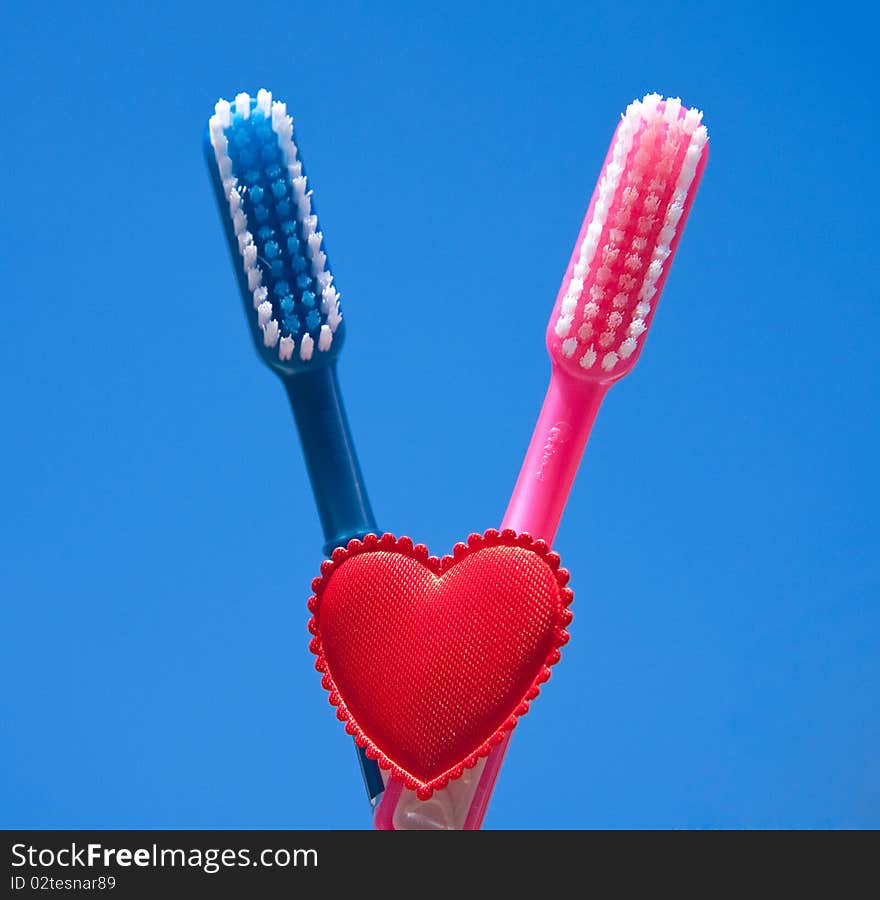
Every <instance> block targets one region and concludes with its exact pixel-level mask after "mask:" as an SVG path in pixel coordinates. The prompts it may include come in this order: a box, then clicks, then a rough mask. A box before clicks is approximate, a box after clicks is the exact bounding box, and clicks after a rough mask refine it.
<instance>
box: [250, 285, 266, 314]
mask: <svg viewBox="0 0 880 900" xmlns="http://www.w3.org/2000/svg"><path fill="white" fill-rule="evenodd" d="M253 295H254V309H259V308H260V304H261V303H265V302H266V301H267V300H268V299H269V291H268V289H267V288H266V287H265V286H264V285H262V284H261V285H260V286H259V287H258V288H257V289H256V290H255V291H254V292H253Z"/></svg>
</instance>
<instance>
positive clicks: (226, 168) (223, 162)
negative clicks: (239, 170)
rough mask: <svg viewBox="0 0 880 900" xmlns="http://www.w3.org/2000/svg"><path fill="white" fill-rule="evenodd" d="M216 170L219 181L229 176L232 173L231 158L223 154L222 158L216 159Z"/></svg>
mask: <svg viewBox="0 0 880 900" xmlns="http://www.w3.org/2000/svg"><path fill="white" fill-rule="evenodd" d="M217 170H218V171H219V172H220V179H221V181H222V180H223V179H224V178H229V176H230V175H231V174H232V160H231V159H230V158H229V157H228V156H224V157H223V158H222V159H218V160H217Z"/></svg>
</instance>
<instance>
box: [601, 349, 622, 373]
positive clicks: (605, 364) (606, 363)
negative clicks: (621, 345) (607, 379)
mask: <svg viewBox="0 0 880 900" xmlns="http://www.w3.org/2000/svg"><path fill="white" fill-rule="evenodd" d="M619 359H620V357H619V356H618V355H617V354H616V353H615V352H614V351H613V350H612V351H611V352H610V353H606V354H605V356H603V357H602V368H603V369H604V370H605V371H606V372H610V371H611V370H612V369H613V368H614V367H615V366H616V365H617V363H618V360H619Z"/></svg>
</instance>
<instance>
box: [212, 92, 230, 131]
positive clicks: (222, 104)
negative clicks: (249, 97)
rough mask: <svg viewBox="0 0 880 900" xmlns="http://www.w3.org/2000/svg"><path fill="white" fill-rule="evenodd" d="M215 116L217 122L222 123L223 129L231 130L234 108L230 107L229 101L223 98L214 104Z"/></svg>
mask: <svg viewBox="0 0 880 900" xmlns="http://www.w3.org/2000/svg"><path fill="white" fill-rule="evenodd" d="M214 115H215V116H217V121H218V122H219V123H220V126H221V128H229V126H230V125H231V124H232V108H231V107H230V105H229V101H228V100H224V99H223V98H222V97H221V98H220V99H219V100H218V101H217V102H216V103H215V104H214Z"/></svg>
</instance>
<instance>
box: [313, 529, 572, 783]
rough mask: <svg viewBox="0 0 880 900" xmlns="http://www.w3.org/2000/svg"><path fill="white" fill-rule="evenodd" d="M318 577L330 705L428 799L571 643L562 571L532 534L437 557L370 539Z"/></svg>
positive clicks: (483, 746)
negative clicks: (567, 628) (565, 645)
mask: <svg viewBox="0 0 880 900" xmlns="http://www.w3.org/2000/svg"><path fill="white" fill-rule="evenodd" d="M321 573H322V575H321V577H320V578H316V579H315V580H314V581H313V582H312V589H313V590H314V592H315V593H314V596H312V597H311V598H310V600H309V609H310V610H311V612H312V613H313V617H312V619H311V621H310V622H309V630H310V631H311V633H312V634H313V635H314V638H313V640H312V642H311V650H312V652H313V653H314V654H315V655H316V656H317V657H318V659H317V661H316V663H315V666H316V668H317V669H318V671H320V672H323V673H324V677H323V679H322V683H323V685H324V687H325V688H326V689H327V690H328V691H329V692H330V702H331V703H332V704H333V705H334V706H336V707H338V709H337V716H338V718H339V719H340V720H343V721H345V722H346V726H345V728H346V731H348V733H349V734H352V735H354V737H355V740H356V741H357V743H358V744H359V745H360V746H362V747H365V748H366V753H367V756H369V757H370V758H372V759H378V760H379V765H380V766H381V767H382V768H384V769H390V770H391V773H392V774H393V775H394V776H395V777H397V778H399V779H400V780H401V781H403V782H404V784H405V785H406V786H407V787H408V788H411V789H412V790H415V791H417V792H418V794H419V796H420V797H421V798H422V799H427V798H428V797H430V796H431V794H432V792H433V791H434V790H435V789H440V788H443V787H445V786H446V784H447V783H448V782H449V780H450V779H451V778H458V777H460V776H461V774H462V772H463V771H464V770H465V768H470V767H471V766H474V765H475V764H476V762H477V760H478V759H479V758H480V757H481V756H485V755H487V754H488V753H489V750H490V749H491V747H492V745H493V744H497V743H498V742H499V741H501V740H502V738H503V736H504V733H505V731H507V730H509V729H511V728H513V727H514V725H515V724H516V719H517V717H518V716H522V715H524V714H525V713H526V711H527V710H528V708H529V701H530V700H532V699H533V698H534V697H536V696H537V694H538V691H539V687H538V686H539V685H540V684H541V683H542V682H544V681H546V680H547V679H548V678H549V677H550V666H552V665H553V664H554V663H556V662H557V661H558V660H559V656H560V654H559V647H561V646H562V645H563V644H564V643H565V642H566V641H567V640H568V633H567V632H566V630H565V626H567V625H568V624H569V622H570V621H571V612H570V611H569V610H568V608H567V607H568V604H569V603H570V602H571V600H572V597H573V594H572V592H571V591H570V590H569V589H568V588H567V587H566V584H567V583H568V572H567V571H566V570H565V569H562V568H560V567H559V557H558V556H557V555H556V554H555V553H552V552H550V551H549V549H548V547H547V545H546V544H545V543H544V542H543V541H534V540H533V539H532V538H531V537H530V536H529V535H527V534H520V535H518V534H516V533H515V532H513V531H509V530H508V531H504V532H503V533H499V532H498V531H495V530H490V531H487V532H486V533H485V534H484V535H479V534H472V535H471V536H470V537H469V538H468V543H467V544H456V546H455V548H454V550H453V555H452V556H445V557H443V559H438V558H437V557H436V556H429V554H428V550H427V548H426V547H424V546H423V545H417V546H415V547H414V546H413V543H412V541H411V540H410V539H409V538H405V537H403V538H399V539H397V538H395V537H394V536H393V535H391V534H385V535H383V536H382V537H381V538H379V537H377V536H376V535H367V536H366V537H365V538H364V540H363V541H357V540H354V541H351V542H350V543H349V545H348V547H347V548H345V549H343V548H338V549H337V550H335V551H334V552H333V558H332V560H328V561H326V562H324V564H323V565H322V566H321Z"/></svg>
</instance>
